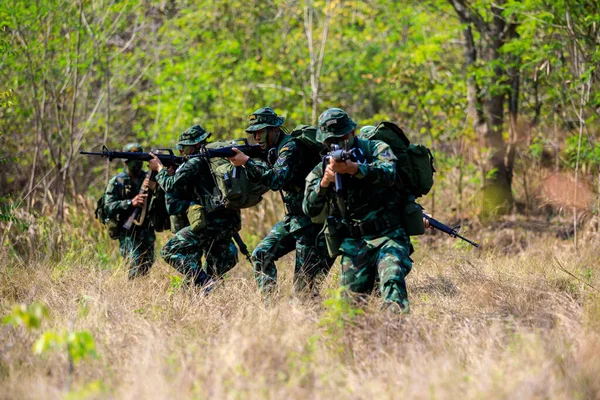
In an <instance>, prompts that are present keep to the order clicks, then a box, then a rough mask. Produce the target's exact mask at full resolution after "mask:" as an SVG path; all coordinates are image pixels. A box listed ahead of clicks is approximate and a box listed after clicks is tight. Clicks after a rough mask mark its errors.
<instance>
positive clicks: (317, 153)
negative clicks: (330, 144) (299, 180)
mask: <svg viewBox="0 0 600 400" xmlns="http://www.w3.org/2000/svg"><path fill="white" fill-rule="evenodd" d="M290 136H291V137H293V138H294V139H295V140H296V141H297V142H298V143H300V145H301V146H302V147H303V148H305V149H306V150H307V151H306V152H305V155H306V154H309V156H310V157H311V158H314V160H307V162H308V161H310V163H313V162H312V161H314V163H313V164H314V165H317V164H318V163H319V162H320V161H321V157H322V156H323V155H324V154H325V153H327V147H325V145H324V144H323V143H321V142H319V141H318V140H317V127H316V126H310V125H302V124H300V125H298V126H296V127H295V128H294V130H293V131H291V132H290Z"/></svg>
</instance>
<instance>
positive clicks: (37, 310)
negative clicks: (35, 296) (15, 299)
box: [2, 303, 48, 330]
mask: <svg viewBox="0 0 600 400" xmlns="http://www.w3.org/2000/svg"><path fill="white" fill-rule="evenodd" d="M45 317H48V309H47V308H46V306H44V305H43V304H40V303H32V304H18V305H16V306H14V307H13V311H12V313H10V314H9V315H7V316H6V317H4V319H3V320H2V322H3V323H4V324H5V325H13V326H15V327H17V326H23V327H25V328H27V329H28V330H33V329H38V328H39V327H40V325H41V323H42V320H43V318H45Z"/></svg>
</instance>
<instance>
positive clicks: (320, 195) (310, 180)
mask: <svg viewBox="0 0 600 400" xmlns="http://www.w3.org/2000/svg"><path fill="white" fill-rule="evenodd" d="M321 178H323V165H322V164H318V165H317V166H316V167H315V168H313V170H312V171H311V173H310V174H308V176H307V177H306V186H305V190H304V200H303V201H302V211H304V213H305V214H306V215H308V216H309V217H316V216H317V215H319V214H321V211H323V208H324V207H325V205H326V204H327V194H328V192H329V187H326V188H324V187H322V186H321Z"/></svg>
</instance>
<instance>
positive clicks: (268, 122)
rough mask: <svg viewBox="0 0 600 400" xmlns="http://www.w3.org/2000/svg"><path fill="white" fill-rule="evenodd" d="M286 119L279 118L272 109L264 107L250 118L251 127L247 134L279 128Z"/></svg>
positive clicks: (249, 126) (247, 129)
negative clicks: (267, 128)
mask: <svg viewBox="0 0 600 400" xmlns="http://www.w3.org/2000/svg"><path fill="white" fill-rule="evenodd" d="M284 120H285V118H284V117H278V116H277V114H276V113H275V111H273V109H272V108H271V107H263V108H259V109H258V110H256V111H254V112H253V113H252V114H250V115H249V116H248V121H249V125H248V128H246V132H248V133H253V132H256V131H260V130H261V129H265V128H266V127H277V126H281V125H282V124H283V121H284Z"/></svg>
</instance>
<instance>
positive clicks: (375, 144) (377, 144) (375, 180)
mask: <svg viewBox="0 0 600 400" xmlns="http://www.w3.org/2000/svg"><path fill="white" fill-rule="evenodd" d="M368 145H369V146H371V154H373V162H371V163H370V164H359V165H358V172H357V173H356V174H355V175H354V177H356V178H358V179H363V180H364V181H365V182H367V183H369V184H372V185H377V186H392V185H393V184H394V180H395V179H396V156H395V155H394V153H393V152H392V149H391V148H390V146H389V145H388V144H387V143H385V142H382V141H379V140H370V141H369V142H368Z"/></svg>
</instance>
